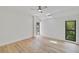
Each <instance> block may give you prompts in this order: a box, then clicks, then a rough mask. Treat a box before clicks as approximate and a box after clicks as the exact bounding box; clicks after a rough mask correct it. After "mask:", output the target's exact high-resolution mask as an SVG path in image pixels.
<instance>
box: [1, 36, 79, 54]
mask: <svg viewBox="0 0 79 59" xmlns="http://www.w3.org/2000/svg"><path fill="white" fill-rule="evenodd" d="M0 52H1V53H74V52H75V53H78V52H79V45H76V44H73V43H69V42H64V41H59V40H55V39H49V38H43V37H37V38H31V39H26V40H22V41H18V42H15V43H12V44H8V45H5V46H1V47H0Z"/></svg>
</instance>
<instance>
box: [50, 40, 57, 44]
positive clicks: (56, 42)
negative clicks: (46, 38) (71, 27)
mask: <svg viewBox="0 0 79 59" xmlns="http://www.w3.org/2000/svg"><path fill="white" fill-rule="evenodd" d="M50 42H51V43H54V44H57V43H58V42H56V41H50Z"/></svg>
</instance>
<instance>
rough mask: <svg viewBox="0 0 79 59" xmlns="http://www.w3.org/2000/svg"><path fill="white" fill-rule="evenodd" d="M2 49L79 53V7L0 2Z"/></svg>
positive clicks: (15, 51)
mask: <svg viewBox="0 0 79 59" xmlns="http://www.w3.org/2000/svg"><path fill="white" fill-rule="evenodd" d="M0 53H79V7H78V6H0Z"/></svg>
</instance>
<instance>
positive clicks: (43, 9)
mask: <svg viewBox="0 0 79 59" xmlns="http://www.w3.org/2000/svg"><path fill="white" fill-rule="evenodd" d="M32 10H33V11H35V12H37V14H40V15H42V14H43V15H44V16H46V18H47V17H48V18H54V17H52V15H53V14H51V13H49V12H47V11H46V10H48V7H47V6H37V8H36V9H33V8H32ZM45 12H46V13H45Z"/></svg>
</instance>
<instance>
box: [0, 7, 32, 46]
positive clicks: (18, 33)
mask: <svg viewBox="0 0 79 59" xmlns="http://www.w3.org/2000/svg"><path fill="white" fill-rule="evenodd" d="M32 28H33V27H32V16H31V15H30V14H28V12H27V10H26V14H24V13H22V12H19V11H16V10H14V9H11V8H10V7H9V8H8V7H0V45H3V44H7V43H11V42H14V41H18V40H22V39H27V38H30V37H32V33H33V32H32Z"/></svg>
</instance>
